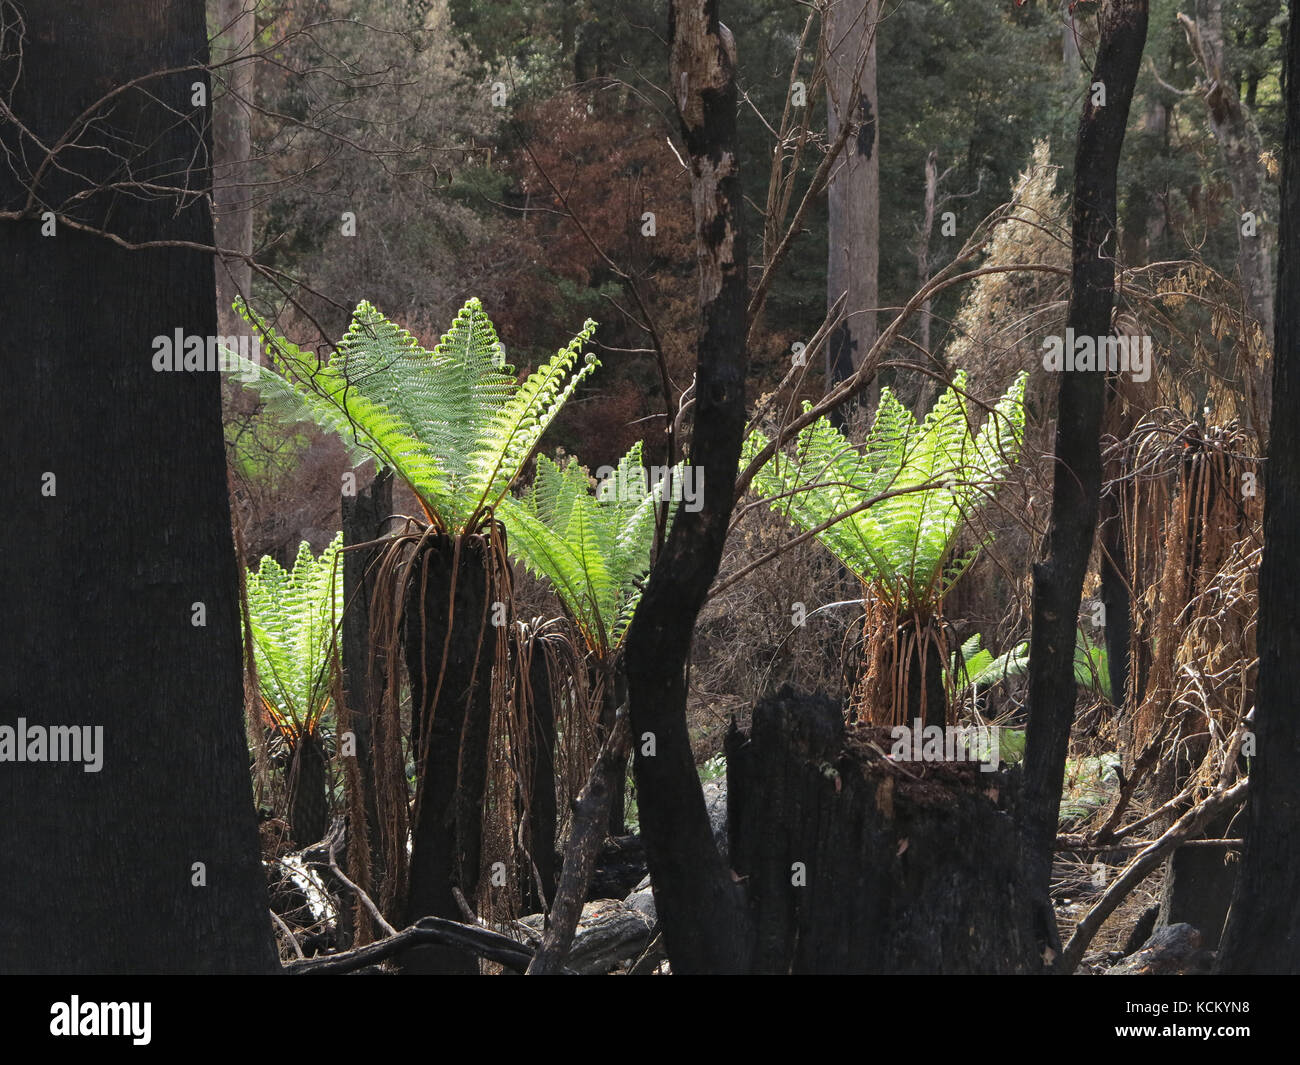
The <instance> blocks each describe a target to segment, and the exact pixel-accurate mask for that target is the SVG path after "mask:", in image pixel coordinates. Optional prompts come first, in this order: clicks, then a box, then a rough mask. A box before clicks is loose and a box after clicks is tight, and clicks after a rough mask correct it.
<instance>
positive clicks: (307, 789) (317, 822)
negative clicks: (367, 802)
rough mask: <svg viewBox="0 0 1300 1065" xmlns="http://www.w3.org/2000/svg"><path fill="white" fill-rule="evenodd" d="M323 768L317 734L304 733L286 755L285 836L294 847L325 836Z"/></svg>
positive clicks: (326, 814)
mask: <svg viewBox="0 0 1300 1065" xmlns="http://www.w3.org/2000/svg"><path fill="white" fill-rule="evenodd" d="M326 768H327V766H326V760H325V749H324V748H323V747H322V746H321V742H320V737H319V736H317V735H316V733H314V732H308V733H306V734H305V735H303V736H302V738H301V739H299V740H298V742H297V744H296V745H295V746H294V748H293V752H292V753H291V754H290V756H289V788H288V790H289V836H290V838H291V839H292V840H293V845H294V846H295V847H306V846H309V845H310V844H312V843H316V842H317V841H318V840H321V839H324V838H325V830H326V829H327V828H328V827H329V797H328V792H327V788H326Z"/></svg>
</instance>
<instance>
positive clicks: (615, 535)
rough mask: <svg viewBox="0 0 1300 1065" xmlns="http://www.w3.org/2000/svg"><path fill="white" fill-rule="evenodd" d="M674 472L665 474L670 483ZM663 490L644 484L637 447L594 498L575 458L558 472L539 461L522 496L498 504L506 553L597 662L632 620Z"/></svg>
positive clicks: (614, 645) (616, 643)
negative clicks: (540, 581)
mask: <svg viewBox="0 0 1300 1065" xmlns="http://www.w3.org/2000/svg"><path fill="white" fill-rule="evenodd" d="M681 473H682V471H681V467H680V466H678V467H676V468H675V469H674V470H673V476H674V481H675V483H678V484H680V483H681ZM664 488H665V485H664V482H663V481H659V482H658V483H657V484H655V485H653V486H648V485H647V484H646V477H645V471H644V469H643V468H642V466H641V444H640V443H639V442H638V443H636V444H634V445H633V446H632V448H631V450H629V451H628V453H627V454H626V455H624V456H623V458H622V459H621V460H620V462H619V464H618V466H617V467H616V468H615V469H613V470H612V471H611V472H610V473H609V476H607V477H605V478H604V479H603V480H602V482H601V484H600V485H599V487H598V488H597V490H596V491H595V492H593V490H592V484H591V478H590V476H589V474H588V472H587V470H586V468H585V467H583V466H580V465H579V464H578V461H577V459H572V458H571V459H570V460H569V461H568V462H567V463H566V464H565V465H563V466H560V465H557V464H556V463H554V462H552V461H551V460H550V459H548V458H546V457H545V456H544V455H539V456H538V458H537V476H536V478H535V479H534V481H533V483H532V485H531V487H530V488H529V490H528V491H527V492H525V493H524V494H523V496H522V497H520V498H519V499H505V500H503V501H502V502H501V504H500V508H499V510H498V514H499V516H500V517H501V518H502V520H503V521H504V522H505V523H506V525H507V527H508V528H509V529H510V538H509V546H510V552H511V554H513V555H514V556H515V557H516V558H517V559H518V560H519V561H520V562H522V563H523V564H524V565H525V567H527V569H529V570H530V571H531V572H533V573H535V574H537V575H539V576H542V577H545V578H546V579H547V580H548V581H549V582H550V583H551V586H552V587H553V588H554V589H555V592H556V594H557V595H558V596H559V597H560V600H561V601H562V602H563V603H564V605H565V608H566V609H567V610H568V612H569V614H570V615H571V616H572V618H573V620H574V622H575V624H576V625H577V627H578V630H579V631H580V632H581V633H582V636H583V639H584V640H585V641H586V643H587V646H588V647H589V648H590V649H591V650H592V651H593V652H595V654H596V655H597V656H598V657H600V658H608V657H609V656H610V655H611V654H612V653H613V652H615V651H616V650H617V649H618V647H619V644H620V643H621V642H622V639H623V636H624V634H625V633H626V631H627V627H628V625H629V624H630V623H631V621H632V614H633V612H634V611H635V610H636V604H637V601H638V600H639V599H640V596H641V588H640V580H641V578H642V577H644V576H645V574H646V572H647V571H648V570H649V568H650V551H651V547H652V545H653V543H654V533H655V509H656V505H657V504H658V503H659V502H660V501H661V500H662V499H663V495H664Z"/></svg>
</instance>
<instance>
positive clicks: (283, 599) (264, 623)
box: [246, 533, 343, 740]
mask: <svg viewBox="0 0 1300 1065" xmlns="http://www.w3.org/2000/svg"><path fill="white" fill-rule="evenodd" d="M342 546H343V534H342V533H339V534H338V535H337V536H335V537H334V540H333V542H332V543H330V545H329V546H328V547H326V548H325V550H324V551H323V552H322V553H321V555H320V557H319V558H317V557H316V556H315V555H314V554H312V550H311V545H310V544H308V543H307V542H306V541H303V543H302V544H300V545H299V547H298V554H297V557H296V558H295V560H294V564H293V568H292V569H291V570H287V571H286V570H285V569H283V568H282V567H281V566H280V564H279V563H277V562H276V561H275V559H273V558H272V557H271V556H270V555H267V556H265V557H263V559H262V561H261V563H260V564H259V565H258V567H257V568H256V569H250V570H249V571H248V574H247V580H246V587H247V595H248V615H249V625H250V627H251V630H252V637H253V658H254V662H255V664H256V666H257V677H258V683H259V685H260V687H261V689H262V700H263V705H265V706H266V708H267V710H268V711H269V712H270V713H271V716H272V717H273V718H274V720H275V724H276V727H277V728H278V729H279V730H280V732H281V733H282V734H284V735H285V736H286V738H289V739H291V740H296V739H297V738H298V737H299V736H301V735H303V734H305V733H310V732H314V731H315V729H316V725H317V723H318V721H319V720H320V717H321V714H322V713H324V711H325V709H326V707H327V706H328V704H329V702H330V697H331V693H332V689H333V683H332V682H333V665H334V645H335V633H336V630H337V628H338V625H339V623H340V621H341V619H342V616H343V604H342V596H341V594H339V593H338V591H337V589H336V586H335V585H336V573H335V570H336V560H337V558H338V553H339V550H340V549H341V547H342Z"/></svg>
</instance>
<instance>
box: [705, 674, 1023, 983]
mask: <svg viewBox="0 0 1300 1065" xmlns="http://www.w3.org/2000/svg"><path fill="white" fill-rule="evenodd" d="M878 731H879V730H874V729H873V730H864V732H863V735H865V734H866V733H867V732H872V733H874V732H878ZM853 735H856V733H854V734H850V735H846V733H845V729H844V725H843V718H842V714H841V710H840V708H839V706H837V705H836V704H835V703H833V702H832V701H831V700H829V699H825V698H821V697H816V696H814V697H801V696H799V695H797V694H796V693H794V692H793V691H791V690H790V689H789V688H788V687H787V688H784V689H782V691H781V692H780V693H779V694H778V695H777V696H775V697H771V698H768V699H764V700H763V701H762V702H760V703H759V704H758V706H756V707H755V709H754V716H753V726H752V730H751V732H750V733H749V735H748V736H745V735H743V734H741V733H740V732H738V731H736V730H734V729H733V731H732V733H731V735H730V736H729V737H728V740H727V799H728V804H729V805H728V809H729V815H730V825H731V853H732V860H733V864H734V866H735V869H736V873H737V875H739V876H740V877H742V878H743V879H744V881H745V883H746V884H747V885H748V889H749V896H750V900H751V905H752V908H753V919H754V924H755V928H756V947H755V953H754V960H753V968H754V970H755V971H757V972H763V973H922V972H944V973H977V972H978V973H1014V972H1021V973H1024V972H1034V971H1037V970H1038V968H1039V964H1040V963H1039V958H1038V948H1037V945H1036V942H1035V929H1034V907H1033V900H1034V892H1033V885H1032V884H1031V883H1030V881H1029V879H1028V878H1027V876H1026V873H1025V870H1024V869H1023V867H1022V865H1021V841H1020V834H1019V829H1018V826H1017V824H1016V822H1015V821H1014V820H1013V819H1012V818H1011V817H1009V816H1008V814H1007V801H1008V799H1009V797H1010V796H1011V794H1012V792H1013V789H1012V786H1011V782H1010V780H1009V779H1008V774H1006V773H1001V772H987V773H985V772H982V771H981V770H980V768H979V766H978V764H974V763H970V762H965V763H952V762H945V763H931V762H912V763H904V764H901V765H895V764H891V763H890V762H889V761H888V760H886V759H884V758H882V757H880V755H879V754H877V753H876V752H875V751H874V750H873V749H872V748H871V747H869V746H867V745H866V744H863V743H860V742H858V743H854V742H853V740H852V736H853ZM877 746H879V744H877Z"/></svg>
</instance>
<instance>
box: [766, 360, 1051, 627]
mask: <svg viewBox="0 0 1300 1065" xmlns="http://www.w3.org/2000/svg"><path fill="white" fill-rule="evenodd" d="M1026 377H1027V375H1026V374H1023V373H1022V374H1021V375H1020V376H1019V377H1017V378H1016V380H1015V382H1014V383H1013V384H1012V385H1011V387H1010V388H1009V389H1008V390H1007V392H1006V394H1005V395H1004V396H1003V397H1002V398H1001V400H1000V401H999V402H998V404H997V406H996V407H995V408H994V409H993V410H992V411H991V412H990V413H989V415H988V418H987V419H986V421H985V424H984V427H983V429H982V430H981V431H980V432H979V433H978V434H975V433H973V432H972V428H971V411H970V410H969V403H968V400H967V399H966V396H965V387H966V375H965V373H964V372H959V373H958V374H957V375H956V376H955V377H954V379H953V383H952V386H951V387H950V388H949V389H948V390H947V391H946V392H945V393H944V394H943V395H942V396H941V397H940V398H939V400H938V402H937V403H936V404H935V405H934V408H933V409H932V410H931V411H930V413H929V414H928V415H927V416H926V418H925V420H924V421H923V422H921V423H920V424H918V423H917V421H916V419H915V418H913V416H912V414H911V412H910V411H909V410H908V409H907V408H906V407H905V406H903V404H902V403H900V402H899V400H898V399H897V397H896V396H895V395H894V394H893V392H891V391H890V390H889V389H888V388H884V389H882V390H881V393H880V404H879V407H878V408H877V410H876V417H875V421H874V423H873V424H872V427H871V430H870V432H869V433H868V434H867V438H866V440H865V441H864V442H863V444H862V445H860V446H855V445H854V444H852V443H851V442H850V441H849V440H848V439H847V438H846V437H845V436H844V434H843V433H841V432H840V431H839V430H838V429H836V428H835V427H834V426H832V425H831V423H830V421H829V420H828V419H826V418H820V419H818V420H817V421H815V422H813V423H812V424H811V425H809V426H807V427H806V428H805V429H804V430H803V431H802V432H801V433H800V434H799V436H798V438H797V441H796V445H795V454H794V456H793V457H790V456H787V455H784V454H782V453H780V452H778V453H777V454H775V455H773V456H772V459H771V461H769V462H768V463H767V465H765V466H764V467H763V469H762V470H761V471H760V472H759V474H758V475H757V476H756V477H755V479H754V482H753V483H754V490H755V491H756V492H757V494H758V495H759V496H761V497H763V498H766V499H768V500H770V501H771V506H772V508H773V509H774V510H776V511H778V512H780V513H783V514H786V515H787V516H788V517H789V518H790V520H791V521H793V522H794V523H795V524H796V525H798V526H799V527H800V528H802V529H804V530H811V529H816V528H818V527H819V526H822V525H825V524H827V523H831V524H829V525H828V527H827V528H825V529H823V530H822V531H820V532H818V533H817V534H816V535H817V539H818V540H820V541H821V542H822V543H823V544H824V545H825V546H826V547H827V548H828V549H829V550H830V551H831V553H832V554H834V555H835V556H836V558H838V559H839V560H840V561H841V562H842V563H844V565H845V566H847V567H848V568H849V569H850V570H852V571H853V572H854V573H855V574H856V575H857V576H858V578H859V579H860V580H861V581H862V582H863V583H864V584H867V585H869V586H871V588H872V590H873V592H874V594H876V595H877V596H879V597H880V598H881V599H882V600H883V601H884V602H886V603H887V604H889V605H890V606H892V607H893V608H895V609H897V610H908V611H917V612H922V613H930V612H934V611H937V610H938V609H939V607H940V606H941V604H942V601H943V599H944V597H945V596H946V594H947V592H948V590H949V589H950V588H951V587H952V585H953V583H954V582H955V581H956V580H957V579H958V578H959V577H960V576H961V574H962V573H963V572H965V570H966V568H967V567H968V566H969V565H970V563H971V562H973V561H974V558H975V554H976V552H977V551H978V547H977V548H976V549H975V550H973V551H971V552H968V553H967V554H966V555H964V556H963V557H961V558H959V559H956V560H953V559H952V558H951V555H952V552H953V549H954V547H955V545H956V541H957V536H958V534H959V533H960V531H961V529H962V527H963V523H964V521H965V519H966V518H967V517H968V516H969V515H970V514H972V513H973V512H974V511H975V510H976V509H978V508H979V507H980V506H981V505H982V504H983V503H984V502H985V500H986V499H987V498H988V496H989V495H990V494H991V493H992V491H993V489H994V488H995V487H996V485H997V484H998V482H999V481H1000V480H1001V479H1002V478H1003V477H1004V476H1005V474H1006V471H1007V470H1008V468H1009V467H1010V465H1011V464H1012V463H1014V462H1015V460H1016V456H1017V454H1018V452H1019V448H1020V444H1021V441H1022V439H1023V437H1024V424H1025V416H1024V390H1025V380H1026ZM808 409H809V404H805V405H804V410H808ZM767 442H768V440H767V438H766V437H765V436H764V435H763V434H762V433H761V432H758V431H755V432H753V433H752V434H751V435H750V436H749V438H748V439H747V440H746V442H745V448H744V453H743V455H742V458H741V463H742V467H743V466H744V465H745V464H747V463H748V462H749V461H750V460H752V458H753V457H754V456H755V455H756V454H757V453H758V452H759V451H760V450H761V449H762V448H763V447H764V446H766V444H767ZM868 501H871V502H870V504H869V505H866V506H864V504H867V503H868Z"/></svg>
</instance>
